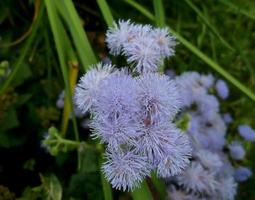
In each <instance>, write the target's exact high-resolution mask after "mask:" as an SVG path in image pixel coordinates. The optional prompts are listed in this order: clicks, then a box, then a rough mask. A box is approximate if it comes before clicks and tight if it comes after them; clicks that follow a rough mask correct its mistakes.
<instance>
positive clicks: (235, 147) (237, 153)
mask: <svg viewBox="0 0 255 200" xmlns="http://www.w3.org/2000/svg"><path fill="white" fill-rule="evenodd" d="M228 148H229V151H230V156H231V157H232V158H233V159H235V160H242V159H243V158H244V156H245V150H244V148H243V146H242V145H241V143H240V142H238V141H233V142H232V143H231V144H230V145H229V146H228Z"/></svg>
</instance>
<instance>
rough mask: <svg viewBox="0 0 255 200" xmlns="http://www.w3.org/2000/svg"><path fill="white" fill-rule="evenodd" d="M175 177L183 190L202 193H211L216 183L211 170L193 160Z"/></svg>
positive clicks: (215, 187)
mask: <svg viewBox="0 0 255 200" xmlns="http://www.w3.org/2000/svg"><path fill="white" fill-rule="evenodd" d="M176 179H177V181H178V184H179V185H180V186H182V187H183V188H184V189H185V191H187V192H194V193H198V194H203V195H213V194H214V193H215V191H216V189H217V184H218V183H217V181H216V179H215V176H214V174H213V173H212V172H210V171H208V170H205V169H204V168H203V167H202V165H201V164H200V163H198V162H194V161H193V162H192V163H191V166H190V167H189V168H187V169H186V170H185V171H184V172H183V173H182V174H181V175H179V176H177V177H176Z"/></svg>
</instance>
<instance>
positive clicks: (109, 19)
mask: <svg viewBox="0 0 255 200" xmlns="http://www.w3.org/2000/svg"><path fill="white" fill-rule="evenodd" d="M97 5H98V6H99V8H100V10H101V13H102V15H103V17H104V20H105V22H106V24H107V26H109V27H110V26H112V25H113V16H112V13H111V10H110V8H109V6H108V4H107V2H106V0H97Z"/></svg>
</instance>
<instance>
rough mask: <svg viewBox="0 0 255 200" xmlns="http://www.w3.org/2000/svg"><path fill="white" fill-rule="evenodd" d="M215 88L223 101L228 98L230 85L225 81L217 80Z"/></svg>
mask: <svg viewBox="0 0 255 200" xmlns="http://www.w3.org/2000/svg"><path fill="white" fill-rule="evenodd" d="M215 88H216V91H217V94H218V96H219V97H220V98H222V99H226V98H228V96H229V89H228V85H227V83H226V82H225V81H223V80H221V79H219V80H217V82H216V85H215Z"/></svg>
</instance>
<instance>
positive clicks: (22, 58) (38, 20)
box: [0, 5, 44, 95]
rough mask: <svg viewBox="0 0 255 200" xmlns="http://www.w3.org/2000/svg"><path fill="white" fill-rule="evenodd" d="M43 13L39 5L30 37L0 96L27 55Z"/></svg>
mask: <svg viewBox="0 0 255 200" xmlns="http://www.w3.org/2000/svg"><path fill="white" fill-rule="evenodd" d="M43 13H44V6H43V5H41V7H40V11H39V14H38V17H37V20H36V21H35V23H34V24H33V25H32V32H31V34H30V36H29V37H28V39H27V41H26V43H25V45H24V48H23V49H22V51H21V55H20V56H19V58H18V60H17V62H15V64H14V65H13V69H12V70H11V73H10V75H9V76H8V78H7V79H6V80H5V82H4V83H3V85H2V87H1V88H0V95H1V94H3V93H4V92H5V90H6V89H7V88H8V87H9V85H10V84H11V82H12V80H13V79H14V78H15V75H16V74H17V72H18V71H19V69H20V67H21V66H22V63H23V62H24V60H25V58H26V55H27V53H28V51H29V49H30V47H31V45H32V43H33V41H34V39H35V36H36V33H37V31H38V29H39V26H40V21H41V18H42V16H43Z"/></svg>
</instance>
